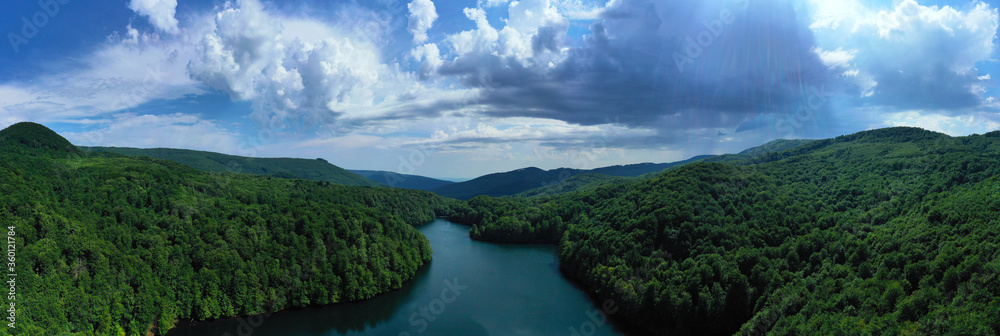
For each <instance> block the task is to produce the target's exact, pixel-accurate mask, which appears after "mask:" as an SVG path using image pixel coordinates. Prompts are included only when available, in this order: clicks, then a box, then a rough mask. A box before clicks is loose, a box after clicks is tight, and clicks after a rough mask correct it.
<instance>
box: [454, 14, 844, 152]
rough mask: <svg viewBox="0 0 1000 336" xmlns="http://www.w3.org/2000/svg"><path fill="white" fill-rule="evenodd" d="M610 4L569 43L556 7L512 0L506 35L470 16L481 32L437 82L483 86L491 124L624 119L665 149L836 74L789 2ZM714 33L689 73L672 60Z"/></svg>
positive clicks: (461, 37) (788, 103) (775, 109)
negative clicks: (684, 135) (687, 134)
mask: <svg viewBox="0 0 1000 336" xmlns="http://www.w3.org/2000/svg"><path fill="white" fill-rule="evenodd" d="M608 6H609V7H607V8H605V9H604V10H603V11H602V13H601V15H600V17H601V20H598V21H596V22H594V23H593V24H592V25H591V29H590V30H591V31H590V34H588V35H587V36H586V38H585V39H584V41H582V42H583V43H577V44H570V43H567V42H566V41H564V36H565V34H566V31H567V29H568V25H567V22H568V21H567V19H566V18H565V17H564V16H563V15H562V14H561V13H560V12H559V10H558V7H557V6H555V4H554V3H552V2H550V1H539V0H536V1H521V2H517V3H511V4H510V5H509V8H508V11H509V16H510V17H509V19H508V20H507V21H506V25H505V26H503V27H502V28H497V27H493V26H492V25H490V23H489V22H488V21H487V20H486V17H485V15H483V13H482V11H481V10H478V9H466V16H467V17H469V19H471V20H473V21H475V22H476V26H477V29H475V30H471V31H464V32H460V33H457V34H453V35H450V36H448V37H447V38H446V39H447V40H448V41H449V42H451V43H450V47H451V48H450V52H449V53H447V55H449V56H450V57H445V58H444V62H443V63H442V65H441V66H440V67H439V71H438V74H439V75H442V76H451V77H457V78H459V79H460V80H461V81H462V83H463V84H465V85H468V86H471V87H478V88H481V89H482V96H481V97H480V99H481V100H480V101H481V103H482V105H483V106H484V107H483V110H482V113H484V114H486V115H489V116H493V117H498V118H501V117H518V116H521V117H533V118H548V119H555V120H561V121H564V122H567V123H571V124H579V125H601V124H607V123H608V122H609V119H613V118H618V119H619V120H620V122H621V124H623V125H625V126H627V127H629V128H636V129H647V130H654V131H655V132H657V133H659V136H657V137H650V138H648V139H649V141H647V142H646V143H645V144H646V145H650V146H658V147H662V146H669V145H670V144H672V142H670V141H678V139H677V138H676V137H674V136H670V135H669V134H671V133H677V132H680V131H682V130H688V129H711V131H707V133H708V134H711V135H713V136H714V135H715V134H717V133H718V130H719V129H723V128H724V129H730V130H731V129H732V128H735V127H737V125H739V124H740V123H741V122H742V121H743V120H745V119H746V117H745V116H746V115H748V114H761V113H790V112H792V111H794V110H795V109H796V108H798V107H799V106H801V105H803V104H805V103H806V100H807V99H808V98H809V96H810V94H811V91H810V88H821V87H824V86H825V85H826V84H827V81H828V78H830V77H831V73H830V71H829V69H828V67H827V65H826V64H825V63H824V62H823V60H822V59H821V58H820V57H819V56H818V55H817V54H816V53H815V52H814V49H815V44H814V41H813V40H812V35H811V31H810V30H809V29H808V23H806V22H799V21H797V19H796V18H797V15H796V14H797V12H796V10H795V8H794V6H793V4H792V3H790V2H785V1H769V2H750V3H747V2H740V1H715V2H680V1H679V2H668V3H665V2H658V1H642V0H622V1H617V2H612V3H609V4H608ZM723 19H724V20H725V21H727V22H726V23H723V22H722V20H723ZM705 22H710V23H712V24H711V25H709V26H706V25H705ZM715 22H718V24H715ZM505 32H508V33H506V34H505ZM704 34H709V37H710V38H711V41H709V42H710V43H706V44H707V45H706V46H700V45H698V46H696V47H697V48H698V49H699V50H697V52H692V54H697V55H695V56H696V57H693V58H692V60H691V62H690V63H687V64H684V66H683V67H679V66H678V64H677V62H675V60H676V58H675V57H673V55H675V54H680V55H685V56H686V55H688V54H687V53H686V48H690V46H691V43H697V42H690V41H692V40H693V39H695V38H698V37H699V36H701V35H704ZM508 36H509V37H508ZM775 41H781V43H774V42H775ZM816 112H817V113H828V112H829V111H828V110H826V108H824V110H823V111H816ZM657 141H661V142H657Z"/></svg>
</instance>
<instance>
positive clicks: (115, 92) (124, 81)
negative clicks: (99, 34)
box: [0, 26, 204, 124]
mask: <svg viewBox="0 0 1000 336" xmlns="http://www.w3.org/2000/svg"><path fill="white" fill-rule="evenodd" d="M191 56H192V55H191V52H190V50H189V48H187V46H186V44H185V43H184V41H182V40H169V41H164V40H160V39H159V37H158V36H157V35H155V34H152V35H151V34H143V33H140V32H139V31H138V30H136V29H134V28H132V27H131V26H128V27H126V32H125V34H122V35H120V34H118V33H115V34H114V35H112V36H110V37H109V38H108V40H107V42H106V43H104V44H102V45H100V46H98V47H97V48H96V50H95V51H94V52H93V53H91V54H88V55H84V56H81V57H78V58H72V59H67V60H66V61H65V62H64V63H63V64H62V65H61V69H60V71H52V72H48V73H45V74H42V75H40V76H38V77H37V78H30V79H25V80H24V81H11V82H6V83H2V84H0V115H3V116H5V117H6V118H5V119H17V120H29V121H35V122H42V123H52V122H61V123H84V124H86V123H93V122H95V121H99V120H103V119H106V118H107V117H108V115H109V114H112V113H115V112H118V111H123V110H128V109H131V108H134V107H137V106H139V105H142V104H143V103H146V102H148V101H150V100H154V99H167V100H169V99H177V98H181V97H183V96H185V95H189V94H200V93H204V91H203V90H202V89H200V88H199V87H198V86H197V85H196V84H197V83H196V82H194V81H192V80H191V79H189V78H188V76H187V74H186V73H185V70H184V69H185V65H186V63H187V60H188V59H190V57H191Z"/></svg>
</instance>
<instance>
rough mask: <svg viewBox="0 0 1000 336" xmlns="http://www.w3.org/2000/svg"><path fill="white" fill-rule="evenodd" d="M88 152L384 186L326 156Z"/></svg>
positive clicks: (138, 150)
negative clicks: (257, 156)
mask: <svg viewBox="0 0 1000 336" xmlns="http://www.w3.org/2000/svg"><path fill="white" fill-rule="evenodd" d="M81 148H82V149H83V150H85V151H88V152H111V153H118V154H124V155H132V156H149V157H154V158H157V159H164V160H170V161H174V162H177V163H180V164H183V165H186V166H190V167H194V168H197V169H201V170H205V171H210V172H230V173H241V174H251V175H261V176H270V177H280V178H293V179H303V180H313V181H326V182H330V183H336V184H343V185H349V186H372V187H375V186H383V185H382V184H379V183H378V182H375V181H372V180H370V179H367V178H365V177H363V176H361V175H358V174H355V173H352V172H349V171H347V170H345V169H343V168H340V167H337V166H335V165H332V164H330V163H329V162H327V161H326V160H323V159H315V160H309V159H291V158H251V157H243V156H235V155H226V154H219V153H212V152H203V151H195V150H187V149H171V148H151V149H141V148H123V147H81Z"/></svg>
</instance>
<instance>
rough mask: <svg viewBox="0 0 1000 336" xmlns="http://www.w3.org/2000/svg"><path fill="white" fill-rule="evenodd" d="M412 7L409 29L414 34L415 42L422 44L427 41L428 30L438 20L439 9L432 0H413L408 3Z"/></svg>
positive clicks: (408, 6)
mask: <svg viewBox="0 0 1000 336" xmlns="http://www.w3.org/2000/svg"><path fill="white" fill-rule="evenodd" d="M407 8H409V9H410V22H409V26H407V29H409V31H410V34H413V43H414V44H421V43H424V41H427V31H428V30H430V29H431V26H433V25H434V20H437V18H438V15H437V10H436V9H435V8H434V2H433V1H431V0H413V2H410V4H409V5H407Z"/></svg>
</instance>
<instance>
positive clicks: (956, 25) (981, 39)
mask: <svg viewBox="0 0 1000 336" xmlns="http://www.w3.org/2000/svg"><path fill="white" fill-rule="evenodd" d="M819 3H820V2H819V1H818V0H817V1H814V2H813V5H814V7H815V13H814V20H815V23H814V24H813V25H812V28H813V30H814V32H815V34H816V36H817V41H818V45H819V47H820V48H822V49H817V52H819V53H820V55H821V58H823V60H824V62H826V63H827V64H829V65H831V66H837V67H841V68H843V69H844V70H845V74H847V75H848V77H850V78H851V80H852V82H853V85H854V87H855V89H854V91H855V93H856V94H857V95H858V96H860V97H865V98H866V99H864V100H861V101H859V103H861V104H867V105H873V106H890V107H893V108H896V109H903V110H953V111H956V112H958V111H961V110H962V109H966V108H971V107H976V106H979V105H981V104H982V103H983V101H984V99H985V97H983V96H982V92H981V90H978V89H977V87H980V86H981V83H982V82H983V81H984V79H981V78H979V77H980V75H979V74H978V70H977V69H976V63H978V62H983V61H991V60H992V57H993V56H992V55H993V52H994V50H995V45H994V42H993V41H994V39H995V38H996V31H997V27H998V23H997V22H998V20H997V10H996V9H994V8H991V7H990V6H989V5H987V4H985V3H982V2H975V3H973V4H972V5H971V6H969V8H968V9H967V10H965V11H961V10H958V9H956V8H953V7H950V6H944V7H938V6H924V5H920V4H919V3H917V2H916V1H914V0H904V1H900V2H898V3H897V4H896V5H894V6H893V7H891V8H888V9H882V10H880V9H877V8H868V7H866V6H864V5H862V4H860V3H859V2H857V1H854V0H841V1H834V3H830V2H826V1H824V2H822V3H823V4H819ZM835 5H837V6H835ZM838 7H839V8H838ZM845 8H846V10H845ZM823 50H827V51H823ZM831 50H832V51H831Z"/></svg>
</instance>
